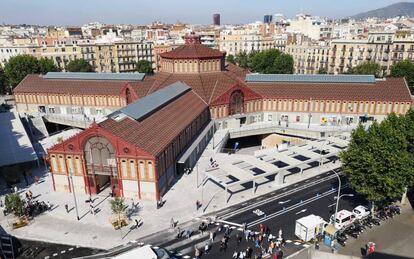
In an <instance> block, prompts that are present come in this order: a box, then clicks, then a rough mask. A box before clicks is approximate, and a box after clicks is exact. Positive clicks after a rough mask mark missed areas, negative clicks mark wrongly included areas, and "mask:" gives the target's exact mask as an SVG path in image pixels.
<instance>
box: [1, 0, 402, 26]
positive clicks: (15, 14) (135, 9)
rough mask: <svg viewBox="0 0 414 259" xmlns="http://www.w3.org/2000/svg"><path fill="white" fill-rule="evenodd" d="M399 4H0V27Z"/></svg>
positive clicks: (165, 0)
mask: <svg viewBox="0 0 414 259" xmlns="http://www.w3.org/2000/svg"><path fill="white" fill-rule="evenodd" d="M400 1H401V0H0V23H6V24H24V23H25V24H38V25H82V24H85V23H88V22H95V21H98V22H102V23H107V24H148V23H151V22H153V21H162V22H167V23H175V22H177V21H180V22H184V23H192V24H211V23H212V14H213V13H220V14H221V23H222V24H229V23H231V24H239V23H248V22H254V21H259V20H263V15H264V14H275V13H283V14H284V15H285V17H287V18H289V17H293V16H294V15H295V14H298V13H307V14H312V15H317V16H323V17H331V18H340V17H346V16H350V15H354V14H357V13H360V12H364V11H369V10H373V9H376V8H380V7H384V6H387V5H389V4H392V3H397V2H400Z"/></svg>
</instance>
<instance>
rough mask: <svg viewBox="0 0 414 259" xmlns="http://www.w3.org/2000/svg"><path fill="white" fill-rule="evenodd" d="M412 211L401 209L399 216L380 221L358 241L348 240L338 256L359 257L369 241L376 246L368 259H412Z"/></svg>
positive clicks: (405, 207)
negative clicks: (379, 224)
mask: <svg viewBox="0 0 414 259" xmlns="http://www.w3.org/2000/svg"><path fill="white" fill-rule="evenodd" d="M413 240H414V210H413V209H412V207H411V206H410V205H409V204H408V205H404V206H403V207H402V213H401V215H397V216H395V217H394V218H392V219H388V220H386V221H381V226H376V227H373V228H372V229H367V230H365V231H364V233H362V235H361V236H360V237H359V238H358V239H353V238H350V239H348V243H347V245H346V246H345V247H343V248H341V249H340V250H339V253H340V254H344V255H352V256H361V249H362V248H364V247H365V244H366V243H367V242H369V241H371V242H374V243H375V244H376V252H375V253H374V254H373V255H372V256H370V257H369V258H392V257H393V256H395V258H413V257H414V246H413Z"/></svg>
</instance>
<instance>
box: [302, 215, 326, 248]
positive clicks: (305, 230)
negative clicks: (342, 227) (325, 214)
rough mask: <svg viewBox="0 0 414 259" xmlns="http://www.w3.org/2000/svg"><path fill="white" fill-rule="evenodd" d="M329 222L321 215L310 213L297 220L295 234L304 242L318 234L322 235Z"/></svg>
mask: <svg viewBox="0 0 414 259" xmlns="http://www.w3.org/2000/svg"><path fill="white" fill-rule="evenodd" d="M327 225H328V223H327V222H326V221H325V220H324V219H323V218H321V217H319V216H316V215H313V214H311V215H309V216H306V217H303V218H300V219H298V220H296V224H295V236H297V237H298V238H299V239H300V240H302V241H304V242H308V241H310V240H312V239H314V238H315V237H317V236H318V235H322V233H323V231H324V229H325V226H327Z"/></svg>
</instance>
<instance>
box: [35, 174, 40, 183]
mask: <svg viewBox="0 0 414 259" xmlns="http://www.w3.org/2000/svg"><path fill="white" fill-rule="evenodd" d="M34 182H35V184H38V183H39V176H37V175H36V176H35V177H34Z"/></svg>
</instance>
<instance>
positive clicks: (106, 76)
mask: <svg viewBox="0 0 414 259" xmlns="http://www.w3.org/2000/svg"><path fill="white" fill-rule="evenodd" d="M144 77H145V74H144V73H93V72H48V73H47V74H46V75H44V76H43V78H44V79H62V80H65V79H66V80H121V81H142V80H143V79H144Z"/></svg>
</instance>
